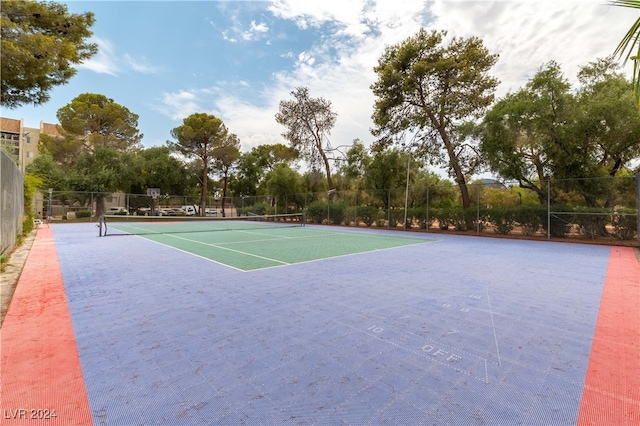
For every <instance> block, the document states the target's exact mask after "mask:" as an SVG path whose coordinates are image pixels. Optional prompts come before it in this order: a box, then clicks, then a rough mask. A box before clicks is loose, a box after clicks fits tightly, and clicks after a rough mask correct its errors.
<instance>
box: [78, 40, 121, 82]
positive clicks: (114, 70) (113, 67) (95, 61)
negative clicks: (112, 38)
mask: <svg viewBox="0 0 640 426" xmlns="http://www.w3.org/2000/svg"><path fill="white" fill-rule="evenodd" d="M91 42H92V43H96V44H97V45H98V53H96V54H95V55H94V56H92V57H91V58H89V59H87V60H86V61H85V62H83V63H82V64H80V65H79V66H78V68H85V69H88V70H91V71H93V72H97V73H99V74H109V75H117V74H118V71H120V69H119V67H118V60H117V57H116V55H115V53H114V51H113V47H112V46H111V43H110V42H109V41H108V40H105V39H102V38H99V37H93V38H92V39H91Z"/></svg>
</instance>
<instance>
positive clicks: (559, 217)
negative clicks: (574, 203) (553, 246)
mask: <svg viewBox="0 0 640 426" xmlns="http://www.w3.org/2000/svg"><path fill="white" fill-rule="evenodd" d="M554 211H555V212H558V213H565V212H569V211H571V208H570V207H567V206H565V205H555V206H552V207H551V220H550V221H549V220H547V208H546V207H543V208H542V209H540V210H538V214H539V215H540V216H541V217H542V229H543V230H544V231H545V232H546V233H548V234H549V235H551V236H552V237H556V238H564V237H566V236H567V234H568V233H569V230H570V229H571V223H570V218H571V216H570V215H567V214H554V213H553V212H554Z"/></svg>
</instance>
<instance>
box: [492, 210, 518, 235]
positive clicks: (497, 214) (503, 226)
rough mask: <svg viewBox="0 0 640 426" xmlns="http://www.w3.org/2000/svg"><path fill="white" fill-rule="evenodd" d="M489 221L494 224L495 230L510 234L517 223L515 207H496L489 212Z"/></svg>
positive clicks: (502, 233)
mask: <svg viewBox="0 0 640 426" xmlns="http://www.w3.org/2000/svg"><path fill="white" fill-rule="evenodd" d="M489 221H490V222H491V223H492V224H493V226H494V232H496V233H497V234H501V235H509V234H510V233H511V231H513V228H514V227H515V224H516V212H515V208H514V207H494V208H493V209H491V210H490V212H489Z"/></svg>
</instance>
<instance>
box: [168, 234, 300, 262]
mask: <svg viewBox="0 0 640 426" xmlns="http://www.w3.org/2000/svg"><path fill="white" fill-rule="evenodd" d="M166 235H167V236H168V237H172V238H177V239H179V240H184V241H189V242H191V243H197V244H202V245H205V246H209V247H215V248H219V249H220V250H227V251H231V252H234V253H238V254H243V255H245V256H250V257H255V258H258V259H262V260H268V261H270V262H275V263H280V264H282V265H291V264H290V263H289V262H283V261H282V260H277V259H271V258H269V257H264V256H258V255H257V254H252V253H247V252H244V251H240V250H234V249H232V248H228V247H222V246H219V245H216V244H209V243H203V242H200V241H196V240H190V239H189V238H182V237H178V236H177V235H172V234H166Z"/></svg>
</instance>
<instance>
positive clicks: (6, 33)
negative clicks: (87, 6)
mask: <svg viewBox="0 0 640 426" xmlns="http://www.w3.org/2000/svg"><path fill="white" fill-rule="evenodd" d="M94 22H95V18H94V15H93V13H91V12H86V13H84V14H70V13H69V12H68V10H67V6H66V5H64V4H59V3H55V2H36V1H33V0H3V1H2V7H0V43H1V46H0V67H1V69H0V75H1V80H2V84H1V87H2V89H1V97H2V104H3V105H4V106H5V107H7V108H16V107H18V106H20V105H23V104H29V103H32V104H34V105H40V104H43V103H45V102H47V101H48V100H49V92H50V91H51V89H52V88H53V87H55V86H58V85H62V84H66V83H67V82H68V81H69V79H71V77H73V76H74V75H75V74H76V72H77V71H76V69H75V68H73V66H74V65H77V64H79V63H82V62H83V61H85V60H87V59H89V58H90V57H91V56H93V55H95V54H96V53H97V51H98V46H97V45H96V44H93V43H88V42H87V40H88V39H89V37H91V35H92V34H93V33H92V32H91V31H90V28H91V26H92V25H93V24H94Z"/></svg>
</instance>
